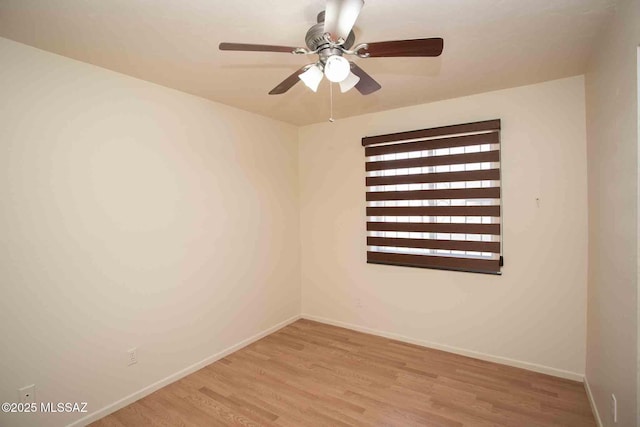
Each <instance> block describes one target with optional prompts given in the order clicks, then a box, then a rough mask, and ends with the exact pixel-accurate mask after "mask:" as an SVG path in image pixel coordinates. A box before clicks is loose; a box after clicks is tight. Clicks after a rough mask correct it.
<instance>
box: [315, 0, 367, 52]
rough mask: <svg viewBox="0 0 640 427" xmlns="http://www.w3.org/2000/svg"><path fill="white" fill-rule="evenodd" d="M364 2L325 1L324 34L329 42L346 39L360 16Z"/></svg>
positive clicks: (348, 0)
mask: <svg viewBox="0 0 640 427" xmlns="http://www.w3.org/2000/svg"><path fill="white" fill-rule="evenodd" d="M363 5H364V0H327V8H326V10H325V13H324V32H325V33H329V36H330V37H331V40H333V41H334V42H335V41H338V40H339V39H342V40H343V41H344V40H346V39H347V37H348V36H349V33H350V32H351V29H352V28H353V26H354V25H355V23H356V19H358V15H360V11H361V10H362V6H363Z"/></svg>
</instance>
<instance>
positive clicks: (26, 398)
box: [18, 384, 36, 403]
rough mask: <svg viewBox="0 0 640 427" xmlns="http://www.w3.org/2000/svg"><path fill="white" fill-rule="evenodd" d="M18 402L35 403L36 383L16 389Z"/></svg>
mask: <svg viewBox="0 0 640 427" xmlns="http://www.w3.org/2000/svg"><path fill="white" fill-rule="evenodd" d="M18 396H19V398H20V403H35V401H36V385H35V384H31V385H28V386H25V387H22V388H19V389H18Z"/></svg>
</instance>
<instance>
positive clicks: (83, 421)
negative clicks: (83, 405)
mask: <svg viewBox="0 0 640 427" xmlns="http://www.w3.org/2000/svg"><path fill="white" fill-rule="evenodd" d="M298 319H300V315H297V316H293V317H291V318H289V319H287V320H285V321H283V322H280V323H278V324H277V325H274V326H272V327H270V328H268V329H265V330H264V331H262V332H260V333H258V334H256V335H254V336H252V337H249V338H247V339H244V340H242V341H240V342H239V343H238V344H235V345H232V346H231V347H228V348H226V349H224V350H222V351H220V352H218V353H216V354H213V355H211V356H209V357H207V358H205V359H203V360H201V361H199V362H196V363H194V364H193V365H191V366H187V367H186V368H184V369H181V370H180V371H178V372H176V373H173V374H171V375H169V376H168V377H166V378H163V379H161V380H160V381H157V382H155V383H153V384H150V385H148V386H146V387H144V388H143V389H140V390H138V391H136V392H134V393H132V394H130V395H128V396H126V397H123V398H122V399H120V400H118V401H116V402H113V403H111V404H109V405H107V406H105V407H104V408H102V409H98V410H97V411H95V412H92V413H90V414H89V415H87V416H86V417H83V418H80V419H79V420H77V421H75V422H73V423H71V424H69V426H68V427H76V426H77V427H80V426H85V425H87V424H90V423H92V422H94V421H97V420H99V419H100V418H103V417H106V416H107V415H109V414H111V413H113V412H115V411H117V410H118V409H121V408H124V407H125V406H127V405H130V404H132V403H133V402H135V401H136V400H139V399H142V398H143V397H145V396H148V395H149V394H151V393H153V392H154V391H156V390H158V389H161V388H162V387H164V386H166V385H169V384H171V383H173V382H175V381H178V380H179V379H181V378H184V377H186V376H187V375H189V374H192V373H194V372H195V371H197V370H199V369H202V368H204V367H205V366H207V365H210V364H212V363H213V362H215V361H217V360H220V359H222V358H223V357H225V356H228V355H229V354H231V353H233V352H235V351H238V350H240V349H241V348H243V347H246V346H248V345H249V344H252V343H254V342H256V341H258V340H259V339H261V338H264V337H266V336H267V335H269V334H272V333H274V332H276V331H277V330H279V329H282V328H284V327H285V326H287V325H289V324H291V323H293V322H295V321H296V320H298Z"/></svg>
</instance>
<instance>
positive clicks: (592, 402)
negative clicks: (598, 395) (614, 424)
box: [584, 375, 603, 427]
mask: <svg viewBox="0 0 640 427" xmlns="http://www.w3.org/2000/svg"><path fill="white" fill-rule="evenodd" d="M584 389H585V390H586V392H587V398H588V399H589V404H590V405H591V411H592V412H593V417H594V418H595V419H596V424H597V425H598V427H602V426H603V424H602V419H600V413H599V412H598V407H597V406H596V401H595V400H594V399H593V394H591V387H589V380H588V379H587V376H586V375H585V376H584Z"/></svg>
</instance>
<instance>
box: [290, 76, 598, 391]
mask: <svg viewBox="0 0 640 427" xmlns="http://www.w3.org/2000/svg"><path fill="white" fill-rule="evenodd" d="M337 102H339V99H338V101H337ZM494 118H500V119H502V129H503V130H502V159H503V163H502V167H503V206H504V248H505V251H504V256H505V267H504V269H503V273H504V274H503V275H502V276H501V277H497V276H490V275H480V274H473V273H460V272H450V271H437V270H428V269H418V268H406V267H394V266H384V265H373V264H367V263H366V242H365V236H366V231H365V218H366V217H365V201H364V196H365V194H364V193H365V187H364V178H365V172H364V152H363V148H362V147H361V142H360V139H361V138H362V137H363V136H372V135H378V134H384V133H390V132H398V131H404V130H412V129H421V128H428V127H433V126H441V125H450V124H457V123H466V122H472V121H478V120H485V119H494ZM585 139H586V137H585V105H584V79H583V78H582V77H573V78H569V79H563V80H557V81H552V82H547V83H542V84H537V85H532V86H525V87H520V88H515V89H508V90H502V91H497V92H491V93H485V94H480V95H475V96H469V97H465V98H459V99H452V100H448V101H442V102H436V103H432V104H426V105H420V106H415V107H410V108H403V109H398V110H391V111H386V112H382V113H376V114H370V115H365V116H359V117H354V118H349V119H345V120H337V121H336V122H335V123H333V124H331V123H323V124H317V125H311V126H307V127H303V128H301V129H300V148H299V150H300V164H299V168H300V203H301V238H302V313H303V315H310V316H312V317H315V318H319V319H324V320H330V321H332V322H341V324H346V325H351V326H356V327H358V328H360V329H364V330H373V331H377V332H382V333H386V334H388V335H392V336H403V337H405V338H406V339H409V340H411V341H415V342H421V343H426V344H427V345H432V346H436V347H440V348H445V349H456V351H461V352H463V353H466V354H474V355H476V356H481V357H485V358H489V359H492V360H498V361H502V362H505V363H511V364H515V365H518V366H525V367H528V368H530V369H537V370H540V371H544V372H550V373H553V374H555V375H562V376H566V377H569V378H575V379H580V378H581V375H582V374H583V373H584V367H585V333H586V315H585V312H586V273H587V211H586V209H587V182H586V142H585ZM536 198H540V206H539V207H538V206H537V204H536Z"/></svg>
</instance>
